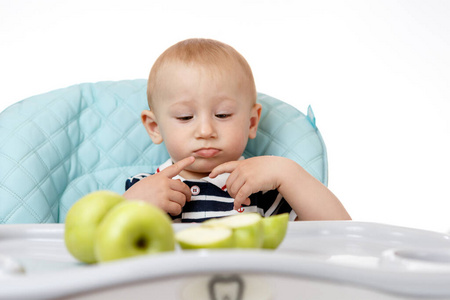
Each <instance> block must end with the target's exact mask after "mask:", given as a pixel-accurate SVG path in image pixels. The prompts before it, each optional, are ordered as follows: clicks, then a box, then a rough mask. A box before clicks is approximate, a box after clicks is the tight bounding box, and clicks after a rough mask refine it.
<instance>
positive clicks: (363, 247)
mask: <svg viewBox="0 0 450 300" xmlns="http://www.w3.org/2000/svg"><path fill="white" fill-rule="evenodd" d="M187 226H192V225H182V224H174V229H175V230H176V231H177V230H180V229H181V228H185V227H187ZM63 234H64V226H63V224H39V225H36V224H33V225H0V299H9V300H12V299H186V300H188V299H195V300H201V299H230V300H231V299H240V300H244V299H259V300H261V299H292V296H293V295H298V297H294V298H298V299H336V298H338V299H416V298H423V299H450V236H448V235H445V234H440V233H436V232H429V231H423V230H416V229H410V228H402V227H395V226H389V225H383V224H375V223H365V222H355V221H350V222H339V221H335V222H333V221H330V222H291V223H289V229H288V233H287V236H286V238H285V240H284V241H283V244H282V245H281V246H280V248H279V249H278V250H276V251H268V250H227V251H225V250H216V251H207V250H199V251H182V250H180V249H177V250H176V251H175V252H172V253H165V254H158V255H152V256H144V257H137V258H131V259H124V260H119V261H115V262H111V263H104V264H97V265H85V264H82V263H79V262H77V261H76V260H75V259H73V258H72V257H71V256H70V254H69V253H68V252H67V250H66V249H65V246H64V241H63ZM356 297H358V298H356Z"/></svg>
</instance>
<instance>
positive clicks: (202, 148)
mask: <svg viewBox="0 0 450 300" xmlns="http://www.w3.org/2000/svg"><path fill="white" fill-rule="evenodd" d="M243 81H244V80H243V75H242V71H241V70H240V69H237V70H233V71H231V70H230V71H223V72H214V71H211V70H209V69H205V68H202V67H193V66H188V65H185V64H181V63H178V64H175V63H172V64H169V65H166V66H164V67H163V69H162V70H161V71H160V73H159V74H158V82H157V85H158V89H157V91H156V93H155V94H154V97H153V107H152V111H153V113H154V117H155V120H156V123H157V130H158V131H159V134H160V135H161V137H162V140H163V141H164V143H165V145H166V147H167V150H168V152H169V154H170V156H171V158H172V160H173V161H174V162H177V161H179V160H181V159H183V158H185V157H188V156H194V157H195V158H196V159H195V162H194V164H192V165H191V166H190V167H189V168H188V169H186V170H185V171H184V172H182V173H181V174H180V175H181V176H183V177H185V178H199V177H204V176H207V175H208V174H209V173H210V172H211V170H212V169H213V168H214V167H216V166H218V165H219V164H222V163H224V162H227V161H232V160H237V159H238V158H239V157H240V156H241V155H242V153H243V152H244V150H245V147H246V145H247V141H248V138H254V137H255V136H256V129H257V124H258V121H259V116H260V112H261V110H260V106H259V104H254V103H253V102H252V99H250V98H249V94H250V93H249V92H248V90H247V88H246V87H245V84H243ZM154 142H155V139H154Z"/></svg>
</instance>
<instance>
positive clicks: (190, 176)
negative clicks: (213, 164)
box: [180, 170, 209, 179]
mask: <svg viewBox="0 0 450 300" xmlns="http://www.w3.org/2000/svg"><path fill="white" fill-rule="evenodd" d="M180 176H181V177H183V178H184V179H202V178H204V177H208V176H209V173H197V172H190V171H186V170H183V171H181V172H180Z"/></svg>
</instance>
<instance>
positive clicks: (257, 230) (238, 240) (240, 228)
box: [203, 213, 264, 248]
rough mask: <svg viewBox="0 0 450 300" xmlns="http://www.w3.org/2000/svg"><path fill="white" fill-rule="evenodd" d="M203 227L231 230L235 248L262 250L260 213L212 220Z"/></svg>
mask: <svg viewBox="0 0 450 300" xmlns="http://www.w3.org/2000/svg"><path fill="white" fill-rule="evenodd" d="M203 226H209V227H226V228H230V229H231V230H232V232H233V247H234V248H261V247H262V245H263V234H264V232H263V226H262V217H261V215H259V214H258V213H243V214H238V215H232V216H228V217H223V218H218V219H211V220H208V221H205V222H203Z"/></svg>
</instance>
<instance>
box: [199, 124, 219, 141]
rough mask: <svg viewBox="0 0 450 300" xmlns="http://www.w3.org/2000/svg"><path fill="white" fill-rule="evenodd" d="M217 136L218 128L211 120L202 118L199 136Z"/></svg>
mask: <svg viewBox="0 0 450 300" xmlns="http://www.w3.org/2000/svg"><path fill="white" fill-rule="evenodd" d="M215 136H216V130H215V127H214V124H213V122H212V121H211V120H201V121H200V122H199V125H198V129H197V137H199V138H211V137H215Z"/></svg>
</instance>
